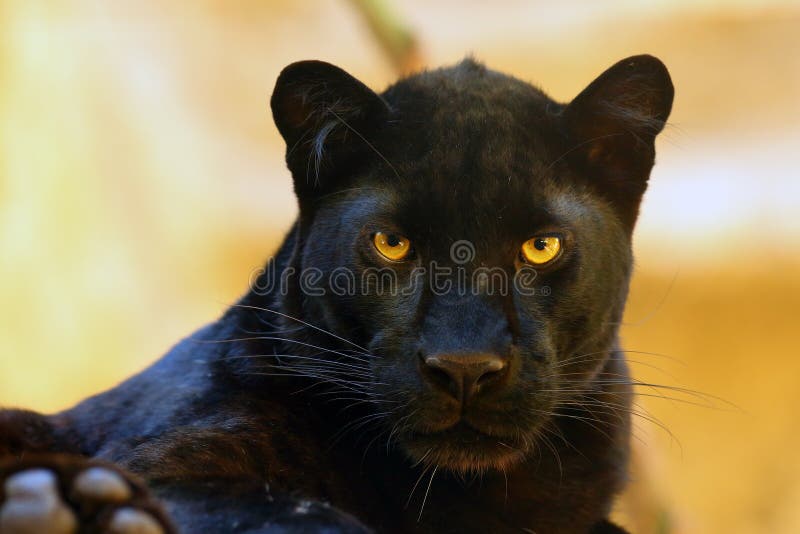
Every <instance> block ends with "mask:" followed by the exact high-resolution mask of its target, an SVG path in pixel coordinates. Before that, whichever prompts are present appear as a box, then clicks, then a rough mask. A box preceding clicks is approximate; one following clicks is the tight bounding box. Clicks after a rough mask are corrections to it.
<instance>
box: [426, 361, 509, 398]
mask: <svg viewBox="0 0 800 534" xmlns="http://www.w3.org/2000/svg"><path fill="white" fill-rule="evenodd" d="M420 358H421V365H420V368H421V372H422V375H423V376H424V377H425V378H426V379H427V381H428V382H429V383H430V384H431V385H433V386H434V387H436V388H438V389H441V390H444V391H446V392H448V393H450V394H451V395H452V396H453V397H455V398H456V399H458V400H460V401H461V402H462V403H466V402H467V400H469V399H470V398H471V397H473V396H474V395H475V394H476V393H477V392H478V391H480V390H481V389H482V388H483V387H484V386H487V385H490V384H494V383H496V382H500V381H501V379H502V377H503V376H504V375H505V374H506V373H505V370H506V368H507V363H506V360H505V359H504V358H503V357H502V356H499V355H497V354H491V353H483V352H476V353H472V352H470V353H452V354H451V353H447V354H433V355H430V356H423V355H422V354H420Z"/></svg>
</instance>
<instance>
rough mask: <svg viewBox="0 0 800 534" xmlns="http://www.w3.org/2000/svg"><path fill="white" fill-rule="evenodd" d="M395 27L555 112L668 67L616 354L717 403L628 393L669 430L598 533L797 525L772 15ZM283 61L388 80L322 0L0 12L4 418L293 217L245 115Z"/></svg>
mask: <svg viewBox="0 0 800 534" xmlns="http://www.w3.org/2000/svg"><path fill="white" fill-rule="evenodd" d="M554 4H555V5H554ZM395 9H396V12H397V13H398V14H399V15H400V16H401V18H402V19H403V20H406V21H407V23H408V24H409V26H410V28H412V29H413V30H414V32H415V33H416V35H417V36H418V38H419V43H420V51H421V54H422V57H423V58H424V61H425V62H426V63H428V64H430V65H432V66H437V65H440V64H446V63H451V62H454V61H457V60H458V59H459V58H461V57H463V56H464V55H465V54H466V53H474V54H475V55H476V56H477V57H478V58H479V59H482V60H484V61H485V62H486V63H488V64H489V65H490V66H492V67H494V68H496V69H499V70H504V71H506V72H509V73H512V74H514V75H516V76H518V77H521V78H523V79H526V80H531V81H534V82H536V83H537V84H539V85H540V86H541V87H542V88H543V89H545V90H546V91H548V92H549V93H550V94H551V95H552V96H554V97H556V98H559V99H563V100H568V99H569V98H571V97H572V96H574V95H575V94H576V93H577V92H578V91H579V90H580V89H581V88H582V87H583V86H584V85H585V84H586V83H588V82H589V81H590V80H591V79H592V78H593V77H594V76H595V75H597V74H598V73H599V72H601V71H602V70H603V69H604V68H606V67H607V66H609V65H611V64H612V63H613V62H615V61H616V60H618V59H620V58H622V57H625V56H626V55H631V54H635V53H642V52H649V53H652V54H655V55H657V56H659V57H660V58H662V60H664V62H665V63H666V64H667V65H668V67H669V68H670V70H671V72H672V74H673V78H674V81H675V85H676V88H677V93H676V102H675V107H674V114H673V116H672V119H671V124H670V126H669V127H668V128H667V130H666V132H665V134H664V135H663V136H662V137H661V138H660V140H659V163H658V165H657V167H656V169H655V171H654V173H653V178H652V187H651V189H650V191H649V192H648V194H647V197H646V201H645V206H644V215H643V218H642V220H641V221H640V226H639V229H638V231H637V234H636V247H637V251H638V267H637V274H636V277H635V280H634V284H633V288H632V296H631V303H630V306H629V309H628V314H627V318H626V321H627V324H626V326H625V327H624V329H623V334H624V337H625V341H626V346H627V348H629V349H634V350H638V351H646V352H650V353H658V354H660V355H663V356H658V355H654V354H637V355H634V356H632V357H633V359H635V360H637V361H640V362H641V363H639V364H635V368H636V374H637V376H638V377H640V378H642V379H644V380H652V381H655V382H658V383H660V384H667V385H671V386H678V387H685V388H691V389H693V390H699V391H701V392H704V393H706V394H708V395H710V396H718V397H721V398H722V399H723V400H717V399H714V398H711V397H707V396H704V397H696V396H694V395H693V394H691V393H685V392H680V391H677V392H675V393H674V395H675V396H677V397H680V398H681V399H683V400H684V401H691V402H696V403H697V404H700V405H703V406H695V405H693V404H687V403H686V402H678V401H666V400H660V399H655V398H652V397H642V398H641V404H642V406H643V407H644V408H646V409H647V410H648V411H649V412H650V413H651V414H652V415H653V416H655V417H657V418H658V419H659V420H660V421H661V422H662V423H663V424H664V425H665V426H666V427H667V428H668V429H669V431H670V432H671V433H672V436H670V434H669V433H668V432H666V431H664V430H662V429H659V428H658V427H657V426H655V425H652V424H650V423H648V422H647V421H645V420H641V421H640V422H639V423H638V430H637V435H638V436H639V438H640V439H639V440H637V441H636V443H637V449H638V455H637V458H638V459H637V469H636V472H635V479H634V481H633V483H632V485H631V492H630V495H628V496H627V497H626V499H625V500H624V501H623V502H622V503H621V505H620V510H619V511H618V516H619V517H620V518H621V520H622V521H624V522H625V523H626V524H627V525H628V526H630V527H631V528H633V530H634V531H635V532H656V531H662V532H666V531H673V532H687V533H717V532H735V533H761V532H767V533H787V534H788V533H795V532H800V453H798V446H797V442H798V439H800V419H799V418H798V416H797V411H798V409H800V387H798V378H800V354H798V352H799V351H798V348H797V347H798V336H797V330H798V326H799V325H798V322H799V321H798V319H800V274H799V273H798V268H800V250H799V249H798V244H799V243H800V217H798V216H797V211H798V209H800V176H798V175H799V174H800V171H798V163H797V155H798V151H800V8H798V6H797V4H796V2H778V1H757V0H752V1H745V0H740V1H734V2H721V1H718V2H714V1H704V2H697V1H694V2H690V1H681V2H678V1H667V0H663V1H651V2H641V1H632V0H631V1H623V0H615V1H610V2H596V1H590V0H562V1H560V2H550V1H521V0H519V1H513V0H506V1H495V2H491V3H489V2H477V1H472V0H460V1H455V0H447V1H438V2H424V1H422V0H413V1H405V2H397V6H396V7H395ZM307 58H319V59H325V60H328V61H331V62H334V63H337V64H339V65H341V66H343V67H345V68H346V69H348V70H349V71H350V72H352V73H354V74H355V75H357V76H358V77H360V78H361V79H363V80H364V81H365V82H367V83H368V84H370V85H372V86H373V87H375V88H376V89H381V88H382V87H384V86H385V85H387V84H388V83H389V82H390V81H391V80H392V79H393V77H394V76H395V73H394V71H393V69H392V66H391V64H390V63H389V62H388V61H387V60H386V59H385V57H384V55H383V54H382V53H381V51H380V49H379V48H378V47H376V45H375V43H374V40H373V39H372V37H371V35H370V33H369V32H368V30H367V29H366V27H365V25H364V24H363V21H362V19H361V18H360V16H359V14H358V13H357V12H356V11H355V9H354V8H353V5H352V4H351V3H348V2H346V1H344V0H309V1H305V2H289V1H288V0H287V1H282V2H269V1H260V2H258V1H254V0H251V1H244V0H242V1H236V2H229V1H222V0H219V1H209V0H207V1H192V2H189V1H186V2H170V3H164V2H158V1H155V0H137V1H134V0H115V1H113V2H108V1H102V0H98V1H92V0H71V1H65V2H56V1H53V0H16V1H14V0H11V1H9V0H0V404H5V405H17V406H27V407H34V408H37V409H41V410H57V409H60V408H64V407H67V406H69V405H70V404H71V403H73V402H75V401H77V400H78V399H80V398H82V397H84V396H86V395H87V394H89V393H93V392H97V391H100V390H102V389H104V388H107V387H109V386H111V385H113V384H114V383H116V382H117V381H119V380H121V379H123V378H124V377H126V376H128V375H129V374H131V373H133V372H135V371H137V370H139V369H141V368H143V367H144V366H146V365H147V364H149V363H150V362H152V361H153V360H154V359H156V358H157V357H158V356H160V355H161V354H162V353H163V352H164V351H165V350H166V349H167V348H168V347H169V345H170V344H171V343H173V342H174V341H176V340H177V339H178V338H180V337H181V336H183V335H186V334H188V333H189V332H190V331H192V330H193V329H194V328H196V327H198V326H200V325H201V324H203V323H204V322H207V321H209V320H212V319H213V318H214V317H215V316H216V315H217V314H219V313H220V312H221V311H222V310H223V309H224V308H225V306H226V305H227V304H228V303H230V302H232V301H233V300H234V299H236V298H237V296H238V295H239V294H240V293H241V292H243V291H244V290H245V288H246V285H247V282H248V278H249V275H250V272H251V271H252V269H254V268H256V267H258V266H259V265H260V264H261V263H262V262H263V261H264V260H265V259H266V258H267V257H268V255H269V254H270V253H271V252H272V250H273V248H274V247H275V245H276V244H277V241H278V239H279V238H280V236H281V234H282V232H283V231H284V230H285V229H286V228H287V227H288V226H289V224H290V222H291V219H292V217H293V214H294V211H295V207H294V204H293V200H292V197H291V190H290V184H289V178H288V175H287V173H286V172H285V171H284V170H283V167H282V151H283V147H282V145H281V143H280V140H279V138H278V136H277V133H276V131H275V129H274V127H273V125H272V122H271V118H270V117H269V113H268V106H267V102H268V96H269V93H270V91H271V89H272V85H273V83H274V80H275V78H276V76H277V74H278V72H279V70H280V68H281V67H282V66H284V65H285V64H287V63H289V62H291V61H294V60H298V59H307ZM642 393H645V394H647V393H648V390H646V389H643V390H642ZM726 401H727V402H726ZM728 402H730V403H734V404H735V405H736V406H737V407H738V408H732V407H730V406H729V404H728Z"/></svg>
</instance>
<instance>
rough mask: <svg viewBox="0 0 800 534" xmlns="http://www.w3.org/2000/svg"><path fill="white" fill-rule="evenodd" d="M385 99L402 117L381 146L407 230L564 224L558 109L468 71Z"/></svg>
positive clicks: (405, 86) (484, 73)
mask: <svg viewBox="0 0 800 534" xmlns="http://www.w3.org/2000/svg"><path fill="white" fill-rule="evenodd" d="M384 97H385V98H386V99H387V101H388V102H389V104H390V105H391V106H392V107H393V108H394V110H395V117H394V120H393V121H392V124H391V126H390V127H389V128H387V130H386V132H385V135H384V136H383V137H382V139H381V140H380V144H379V149H380V150H381V152H382V154H383V155H384V156H385V157H386V159H387V160H388V161H389V162H391V164H392V166H393V167H394V169H393V170H392V176H390V177H387V178H385V180H382V181H383V182H384V184H385V186H386V189H387V191H388V192H389V193H388V194H389V195H391V198H392V201H391V202H389V203H387V206H388V207H389V208H390V209H391V210H393V211H394V212H395V213H396V216H395V218H396V220H397V219H399V222H400V223H401V224H402V225H403V228H404V229H414V230H417V231H420V232H421V231H424V230H425V229H426V228H428V229H430V228H436V229H439V230H440V231H443V230H447V232H448V234H452V235H453V236H454V238H456V239H461V238H469V237H471V236H472V235H475V236H483V237H488V236H489V235H490V234H492V233H493V232H497V233H499V234H503V235H507V234H509V233H512V234H517V233H519V234H524V233H526V232H530V231H535V230H536V228H537V227H541V226H545V225H548V224H549V225H554V224H558V223H559V217H560V216H562V215H560V214H559V213H558V212H559V211H560V210H559V209H557V207H558V206H559V205H560V204H559V202H558V201H557V199H558V198H559V197H560V196H563V194H564V190H565V184H563V183H562V182H560V181H559V180H558V179H556V178H557V177H556V176H555V169H554V167H555V165H554V163H555V162H556V158H557V154H558V153H559V150H560V148H559V143H558V140H559V134H558V131H557V127H556V125H555V121H556V114H557V109H558V105H557V104H555V103H554V102H552V101H550V100H549V99H548V98H547V97H546V96H544V95H543V94H542V93H541V92H539V91H538V90H536V89H535V88H533V87H532V86H530V85H528V84H524V83H522V82H520V81H518V80H515V79H513V78H510V77H508V76H505V75H501V74H498V73H494V72H492V71H488V70H486V69H484V68H483V67H480V66H477V65H475V64H466V65H465V64H462V65H459V66H458V67H455V68H454V69H447V70H445V71H434V72H432V73H427V74H425V75H422V76H420V77H416V78H412V79H410V80H406V81H404V82H401V83H400V84H398V85H397V86H395V87H392V88H390V89H389V90H387V92H386V93H384ZM455 235H458V236H459V237H455Z"/></svg>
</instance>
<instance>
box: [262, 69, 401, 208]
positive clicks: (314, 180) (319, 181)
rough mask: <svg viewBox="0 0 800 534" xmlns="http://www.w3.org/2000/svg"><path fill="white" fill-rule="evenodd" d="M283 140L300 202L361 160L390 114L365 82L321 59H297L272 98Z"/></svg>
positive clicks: (342, 176) (330, 186) (328, 188)
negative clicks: (370, 141)
mask: <svg viewBox="0 0 800 534" xmlns="http://www.w3.org/2000/svg"><path fill="white" fill-rule="evenodd" d="M270 105H271V107H272V115H273V118H274V119H275V124H276V125H277V127H278V130H279V131H280V133H281V135H282V136H283V138H284V140H285V141H286V163H287V165H288V167H289V170H290V171H291V172H292V176H293V178H294V188H295V193H296V194H297V196H298V198H299V199H300V200H301V201H302V200H304V199H313V198H315V197H317V196H319V195H321V194H324V193H327V192H330V191H331V190H332V189H334V188H336V187H341V186H342V185H343V184H342V183H340V182H341V181H342V180H344V179H345V178H346V177H347V174H348V171H349V170H350V169H349V166H350V165H351V164H353V162H359V161H362V160H363V159H364V158H363V157H360V156H362V153H363V152H365V150H366V149H367V148H368V147H369V141H367V139H368V138H370V137H371V136H372V135H373V134H374V133H375V131H376V130H377V129H379V128H380V127H381V125H383V124H385V122H386V120H387V117H388V115H389V107H388V106H387V104H386V103H385V102H384V101H383V100H382V99H381V98H380V97H379V96H378V95H377V94H375V93H374V92H373V91H372V90H371V89H369V88H368V87H367V86H366V85H364V84H363V83H361V82H360V81H358V80H357V79H355V78H354V77H352V76H351V75H350V74H348V73H347V72H345V71H343V70H342V69H340V68H339V67H336V66H334V65H331V64H330V63H325V62H323V61H299V62H297V63H292V64H291V65H289V66H288V67H286V68H285V69H283V71H282V72H281V74H280V76H278V80H277V82H276V83H275V90H274V91H273V93H272V99H271V101H270Z"/></svg>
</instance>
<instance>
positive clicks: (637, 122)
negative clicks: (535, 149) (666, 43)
mask: <svg viewBox="0 0 800 534" xmlns="http://www.w3.org/2000/svg"><path fill="white" fill-rule="evenodd" d="M673 96H674V89H673V87H672V80H671V79H670V76H669V72H668V71H667V68H666V67H665V66H664V64H663V63H662V62H661V61H660V60H658V59H657V58H655V57H653V56H648V55H641V56H632V57H629V58H627V59H623V60H622V61H620V62H619V63H617V64H615V65H613V66H612V67H611V68H609V69H608V70H606V71H605V72H604V73H603V74H601V75H600V76H599V77H598V78H597V79H596V80H594V81H593V82H592V83H590V84H589V86H588V87H587V88H586V89H584V90H583V91H582V92H581V93H580V94H579V95H578V96H577V97H575V99H574V100H573V101H572V102H571V103H570V104H569V105H568V106H567V107H566V109H565V110H564V115H563V118H564V121H565V122H564V126H565V128H566V134H567V137H568V138H569V142H570V144H571V145H572V146H573V147H574V148H573V150H572V151H571V153H570V156H571V159H572V161H573V162H575V163H577V164H578V166H579V167H580V170H581V172H582V173H583V174H585V175H586V176H587V178H588V179H589V180H591V181H592V182H593V184H594V185H596V186H597V187H598V189H599V190H600V191H601V193H603V194H604V195H606V196H607V197H608V198H609V199H610V200H611V201H612V203H613V204H614V205H615V207H616V208H617V209H618V213H619V215H620V218H621V219H622V220H623V222H624V223H625V224H626V226H628V227H629V228H632V227H633V225H634V223H635V222H636V217H637V215H638V212H639V202H640V201H641V197H642V194H643V193H644V191H645V189H647V180H648V178H649V177H650V170H651V169H652V167H653V163H654V162H655V138H656V135H658V133H659V132H661V130H662V129H663V128H664V125H665V124H666V122H667V117H669V112H670V110H671V109H672V99H673Z"/></svg>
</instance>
